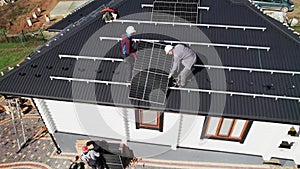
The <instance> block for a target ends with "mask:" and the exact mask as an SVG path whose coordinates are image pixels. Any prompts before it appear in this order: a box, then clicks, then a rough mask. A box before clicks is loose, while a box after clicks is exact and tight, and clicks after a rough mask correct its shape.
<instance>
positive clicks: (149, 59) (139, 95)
mask: <svg viewBox="0 0 300 169" xmlns="http://www.w3.org/2000/svg"><path fill="white" fill-rule="evenodd" d="M164 47H165V45H162V44H157V43H146V42H141V43H140V44H139V49H138V51H137V53H136V55H137V59H136V62H135V63H134V68H133V77H132V81H131V86H130V92H129V98H130V99H135V100H141V101H146V102H152V103H158V104H164V102H165V99H166V94H167V89H168V84H169V79H168V75H169V73H170V69H171V66H172V59H173V57H171V56H167V55H166V53H165V52H164Z"/></svg>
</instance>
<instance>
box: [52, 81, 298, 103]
mask: <svg viewBox="0 0 300 169" xmlns="http://www.w3.org/2000/svg"><path fill="white" fill-rule="evenodd" d="M50 79H51V80H63V81H68V82H72V81H75V82H86V83H99V84H106V85H124V86H127V87H128V86H130V85H131V84H130V83H125V82H112V81H101V80H89V79H79V78H68V77H57V76H50ZM168 89H171V90H180V91H187V92H201V93H208V94H225V95H230V96H234V95H236V96H248V97H253V98H254V99H255V98H258V97H261V98H270V99H275V100H278V99H283V100H295V101H298V102H299V103H300V98H298V97H287V96H276V95H265V94H252V93H243V92H230V91H218V90H207V89H193V88H179V87H169V88H168Z"/></svg>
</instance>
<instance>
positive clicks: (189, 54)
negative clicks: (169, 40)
mask: <svg viewBox="0 0 300 169" xmlns="http://www.w3.org/2000/svg"><path fill="white" fill-rule="evenodd" d="M165 52H166V54H167V55H174V61H173V66H172V69H171V72H170V74H169V78H171V77H172V76H173V75H174V73H175V71H176V70H177V69H179V64H180V62H181V63H182V64H183V66H184V69H183V70H182V71H181V72H180V75H179V76H180V87H185V85H186V82H187V78H188V76H189V75H190V73H191V68H192V67H193V65H194V64H195V63H196V61H197V55H196V53H195V52H194V51H193V50H192V49H190V48H188V47H186V46H184V45H181V44H178V45H176V46H174V47H173V46H171V45H166V47H165Z"/></svg>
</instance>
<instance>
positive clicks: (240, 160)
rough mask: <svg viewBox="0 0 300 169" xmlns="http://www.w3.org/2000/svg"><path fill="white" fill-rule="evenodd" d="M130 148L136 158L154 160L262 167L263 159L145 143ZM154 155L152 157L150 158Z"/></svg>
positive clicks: (131, 145) (130, 144)
mask: <svg viewBox="0 0 300 169" xmlns="http://www.w3.org/2000/svg"><path fill="white" fill-rule="evenodd" d="M128 146H129V148H130V149H132V150H133V153H134V156H136V157H141V158H154V159H161V160H172V161H194V162H211V163H229V164H246V165H261V164H263V159H262V157H260V156H254V155H246V154H235V153H227V152H217V151H208V150H194V149H186V148H177V150H172V149H171V148H170V147H168V146H160V145H151V144H143V143H134V142H128ZM149 155H152V156H149Z"/></svg>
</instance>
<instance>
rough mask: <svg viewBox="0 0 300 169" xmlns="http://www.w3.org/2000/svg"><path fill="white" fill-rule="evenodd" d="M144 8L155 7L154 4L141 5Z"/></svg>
mask: <svg viewBox="0 0 300 169" xmlns="http://www.w3.org/2000/svg"><path fill="white" fill-rule="evenodd" d="M141 7H142V8H153V7H154V5H153V4H141Z"/></svg>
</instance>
